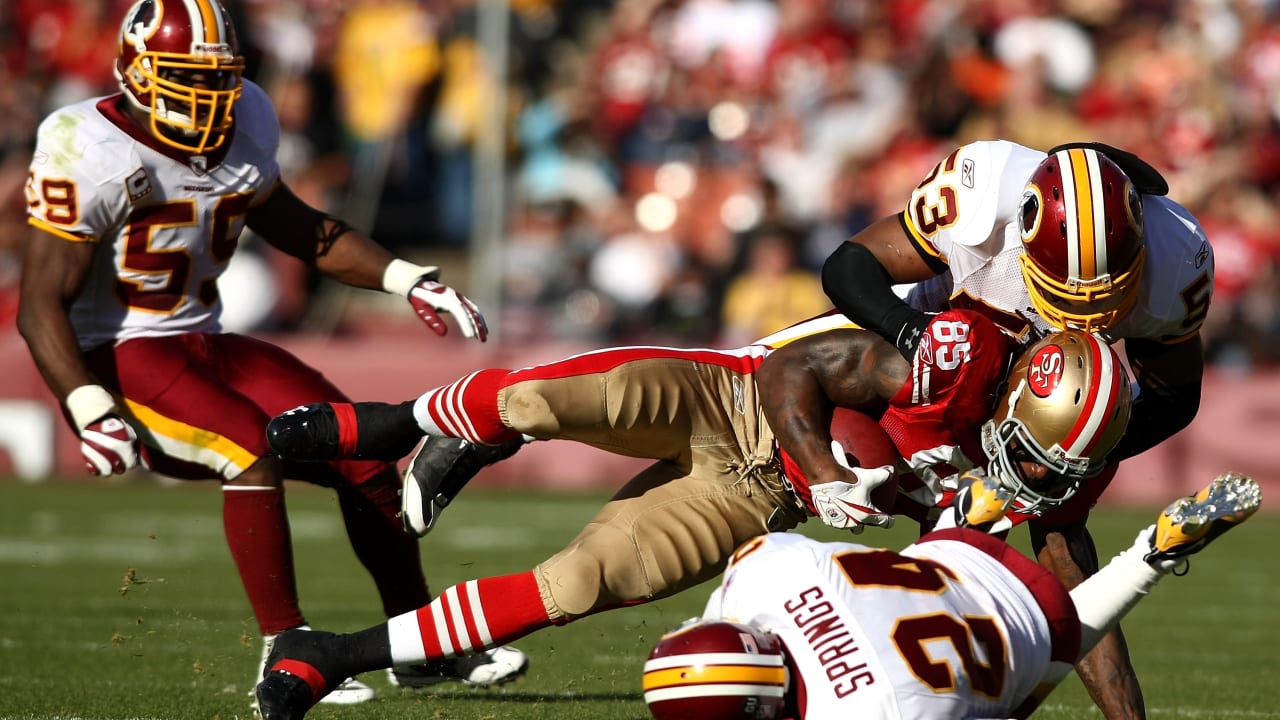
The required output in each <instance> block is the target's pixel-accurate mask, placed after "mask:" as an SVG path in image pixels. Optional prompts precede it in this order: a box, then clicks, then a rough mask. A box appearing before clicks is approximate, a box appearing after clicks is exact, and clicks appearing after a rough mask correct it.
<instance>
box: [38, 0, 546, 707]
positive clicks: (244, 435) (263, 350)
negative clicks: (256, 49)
mask: <svg viewBox="0 0 1280 720" xmlns="http://www.w3.org/2000/svg"><path fill="white" fill-rule="evenodd" d="M243 68H244V59H243V58H242V57H241V55H240V53H239V49H238V45H237V41H236V37H235V30H234V28H233V27H232V24H231V22H230V20H229V18H228V15H227V12H226V10H225V9H224V8H223V7H222V6H221V5H220V4H219V3H218V2H217V0H142V1H141V2H138V3H137V4H135V5H133V6H132V7H131V8H130V9H129V10H128V12H127V13H126V15H125V18H124V21H123V23H122V24H121V29H120V45H119V54H118V57H117V61H116V68H115V69H116V74H117V76H118V78H119V80H120V86H121V92H120V93H117V94H115V95H111V96H108V97H103V98H96V99H92V100H87V101H84V102H80V103H77V104H74V105H70V106H68V107H64V108H61V109H59V110H57V111H55V112H53V113H52V114H51V115H50V116H49V117H48V118H46V119H45V120H44V121H43V123H42V124H41V126H40V129H39V133H38V138H37V144H36V148H35V153H34V156H33V158H32V161H31V167H30V177H29V180H28V182H27V188H26V190H27V202H28V212H29V220H30V226H31V231H30V232H31V234H30V240H29V243H28V249H27V253H26V260H25V265H24V270H23V276H22V285H21V310H20V315H19V318H18V326H19V329H20V330H21V332H22V335H23V337H24V338H25V340H26V342H27V344H28V346H29V348H30V352H31V355H32V357H33V358H34V360H35V362H36V364H37V366H38V367H39V369H40V371H41V373H42V375H43V377H44V379H45V381H46V383H47V384H48V387H49V389H50V390H51V391H52V393H53V394H54V396H55V397H57V398H58V399H59V400H61V401H62V402H63V404H64V406H65V409H66V416H67V419H68V420H69V422H70V423H71V424H72V425H73V427H74V428H75V430H76V432H77V434H78V435H79V437H80V439H81V451H82V453H83V455H84V459H85V463H86V465H87V467H88V469H89V471H90V472H92V473H94V474H96V475H111V474H115V473H123V472H125V471H127V470H129V469H130V468H132V467H134V466H135V465H136V464H137V463H138V462H139V460H140V459H141V460H142V461H144V462H147V463H148V464H149V465H150V467H151V468H153V469H154V470H156V471H159V472H162V473H164V474H167V475H171V476H174V477H179V478H184V479H213V480H218V481H220V482H221V483H222V488H223V494H222V495H223V517H224V525H225V534H226V539H227V543H228V545H229V547H230V550H231V554H232V556H233V558H234V560H235V562H236V566H237V569H238V571H239V574H240V578H241V581H242V584H243V586H244V588H245V591H246V593H247V595H248V597H249V602H250V605H251V606H252V608H253V612H254V615H255V617H256V619H257V621H258V627H259V629H260V631H261V632H262V634H263V636H264V640H265V641H266V642H264V645H269V641H270V638H271V637H273V636H275V635H276V634H278V633H280V632H283V631H285V630H288V629H291V628H296V627H299V626H303V625H304V624H305V623H306V619H305V617H304V615H303V613H302V610H301V609H300V606H299V602H298V597H297V589H296V586H295V582H294V568H293V559H292V550H291V547H290V539H289V527H288V521H287V516H286V514H285V506H284V499H283V479H284V478H285V477H289V478H297V479H300V480H306V481H309V482H312V483H316V484H320V485H324V486H329V487H333V488H335V489H336V490H337V493H338V497H339V502H340V505H341V507H342V512H343V517H344V520H345V522H346V527H347V532H348V536H349V538H350V540H351V544H352V548H353V549H354V550H355V552H356V555H357V556H358V557H359V558H360V560H361V561H362V563H363V564H364V566H365V567H366V568H367V569H368V571H369V573H370V575H372V577H373V580H374V583H375V585H376V586H377V589H378V592H379V595H380V596H381V600H382V605H383V610H384V611H385V612H386V613H388V614H389V615H394V614H397V613H400V612H403V611H405V610H408V609H411V608H414V607H418V606H420V605H422V604H424V603H425V602H427V601H429V600H430V595H429V593H428V591H427V587H426V581H425V580H424V578H423V575H422V568H421V563H420V559H419V554H418V548H417V544H416V540H415V539H414V538H413V537H412V536H409V535H407V534H406V533H404V532H403V529H402V528H401V526H400V521H399V518H398V516H397V514H398V510H399V500H398V491H399V486H400V483H399V480H398V478H397V474H396V471H395V468H394V466H393V465H391V464H387V463H381V462H355V461H348V462H334V463H329V464H324V465H320V464H317V465H308V466H297V465H294V464H292V463H288V462H283V461H282V460H281V459H280V458H279V457H277V456H276V455H274V454H273V453H272V452H271V449H270V447H269V445H268V443H267V440H266V438H265V435H264V429H265V427H266V425H267V421H268V420H269V419H270V418H271V417H272V416H273V415H275V414H277V413H279V412H281V411H283V410H286V409H288V408H290V407H294V406H296V405H298V404H299V403H301V402H310V401H316V400H323V399H331V400H341V399H343V397H344V396H343V395H342V393H341V392H340V391H339V390H338V389H337V388H335V387H334V386H333V385H332V384H331V383H329V381H328V380H326V379H325V378H324V377H323V376H322V375H320V373H318V372H316V371H315V370H313V369H311V368H310V367H308V366H307V365H305V364H304V363H302V362H301V361H300V360H298V359H297V358H295V357H293V356H292V355H290V354H288V353H286V352H285V351H283V350H281V349H279V348H277V347H274V346H272V345H269V344H267V343H264V342H261V341H258V340H255V339H251V338H248V337H243V336H238V335H234V334H227V333H222V332H221V328H220V325H219V315H220V312H221V308H222V305H221V301H220V298H219V296H218V286H217V282H216V281H217V279H218V276H219V275H220V274H221V273H222V272H223V270H225V269H226V267H227V262H228V260H230V258H231V255H232V254H233V253H234V252H235V250H236V244H237V240H238V238H239V237H240V233H241V231H242V230H243V229H244V228H245V227H249V228H251V229H252V230H253V231H254V232H256V233H257V234H259V235H261V236H262V237H263V238H264V239H265V240H266V241H268V242H270V243H271V244H272V245H274V246H276V247H277V248H280V249H281V250H283V251H284V252H287V253H289V254H290V255H293V256H295V257H298V258H299V259H301V260H302V261H303V262H305V263H307V264H309V265H311V266H313V267H315V268H316V269H318V270H320V271H321V272H324V273H325V274H327V275H329V276H331V277H333V278H336V279H337V280H340V281H342V282H344V283H347V284H349V285H353V286H356V287H361V288H369V289H375V290H382V291H385V292H389V293H394V294H396V295H400V296H402V297H405V298H406V299H407V300H408V301H409V303H410V304H411V305H412V307H413V309H414V310H415V311H416V312H417V313H418V315H419V316H420V317H421V318H422V319H423V320H424V321H425V322H426V323H427V325H429V326H430V327H431V328H432V329H433V330H434V331H435V332H436V333H438V334H441V335H443V334H445V332H447V326H446V324H445V323H444V322H443V321H442V320H441V315H443V314H449V315H452V316H453V318H454V320H455V321H456V322H457V323H458V327H459V328H460V330H461V332H462V334H463V335H464V336H466V337H468V338H475V339H478V340H481V341H483V340H484V339H485V335H486V332H487V331H486V328H485V324H484V319H483V317H482V316H481V314H480V312H479V311H478V310H477V309H476V307H475V306H474V305H473V304H472V303H470V302H469V301H468V300H467V299H466V298H464V297H463V296H461V295H459V294H458V293H457V292H455V291H454V290H453V289H452V288H449V287H447V286H445V285H441V284H440V283H438V282H436V276H437V270H436V268H433V267H423V266H419V265H415V264H413V263H410V262H407V261H405V260H401V259H398V258H395V257H394V256H392V255H391V253H389V252H388V251H387V250H385V249H384V248H382V247H381V246H379V245H378V244H376V243H375V242H374V241H372V240H370V239H369V238H367V237H365V236H364V235H363V234H361V233H360V232H358V231H356V230H354V229H353V228H351V227H349V226H348V225H346V224H345V223H343V221H342V220H340V219H338V218H335V217H331V216H329V215H326V214H325V213H323V212H321V211H319V210H316V209H314V208H312V207H309V206H308V205H306V204H305V203H303V202H302V201H301V200H299V199H298V198H297V197H296V196H295V195H294V194H293V192H292V191H291V190H290V189H289V188H288V187H287V186H286V185H285V184H284V183H283V182H282V181H281V179H280V176H279V174H280V173H279V167H278V166H277V164H276V151H277V146H278V144H279V139H280V129H279V125H278V122H277V119H276V114H275V110H274V109H273V108H272V106H271V103H270V101H269V100H268V98H267V96H266V94H265V93H264V92H263V91H262V90H261V89H260V88H258V87H257V86H256V85H254V84H253V83H251V82H247V81H245V80H243V79H242V78H241V73H242V71H243ZM416 440H417V438H416V437H415V438H413V441H416ZM410 448H412V444H410V445H409V446H408V447H406V448H405V449H404V452H407V451H408V450H409V449H410ZM266 649H267V648H265V647H264V655H263V656H264V657H265V652H266ZM524 665H525V658H524V657H523V656H522V655H521V654H520V653H519V652H518V651H514V650H503V651H501V652H500V653H499V654H498V655H495V656H490V657H485V656H481V657H480V658H478V659H477V661H475V662H471V663H470V664H469V665H458V664H452V663H450V664H446V665H443V666H439V667H435V668H419V669H418V670H417V671H412V670H410V669H407V668H406V669H404V671H403V672H400V673H397V674H396V675H395V677H394V678H393V679H395V680H397V681H401V682H406V683H409V682H418V681H421V682H435V681H438V680H440V679H441V678H442V677H444V678H457V679H462V680H465V681H469V682H480V683H487V682H493V681H501V680H504V679H509V678H511V677H514V676H516V675H518V674H519V673H520V672H522V670H523V667H524ZM481 666H484V667H481ZM247 675H248V673H246V678H245V679H246V680H248V677H247ZM372 697H373V691H372V690H371V689H370V688H369V687H368V686H366V685H363V684H361V683H359V682H354V681H353V682H349V683H344V684H343V685H342V687H341V688H340V689H339V692H337V693H335V694H333V695H332V696H331V697H330V701H334V702H362V701H364V700H368V699H370V698H372Z"/></svg>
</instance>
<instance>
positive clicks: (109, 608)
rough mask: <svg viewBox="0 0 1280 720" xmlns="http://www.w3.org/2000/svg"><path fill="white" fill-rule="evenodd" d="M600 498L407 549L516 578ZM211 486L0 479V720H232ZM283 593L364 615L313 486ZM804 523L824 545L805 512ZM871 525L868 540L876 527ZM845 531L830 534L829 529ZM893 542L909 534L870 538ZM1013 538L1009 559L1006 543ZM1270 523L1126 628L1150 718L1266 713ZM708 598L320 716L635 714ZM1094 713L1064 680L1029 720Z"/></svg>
mask: <svg viewBox="0 0 1280 720" xmlns="http://www.w3.org/2000/svg"><path fill="white" fill-rule="evenodd" d="M602 500H603V497H602V496H599V495H551V494H538V493H527V492H519V493H515V492H507V493H498V492H494V491H480V490H474V491H471V492H470V493H469V494H467V495H464V497H463V498H462V499H461V500H459V502H458V503H456V504H455V505H454V506H453V507H452V508H451V509H450V510H449V513H448V514H447V515H446V516H445V518H444V520H443V521H442V523H441V526H440V527H439V528H438V529H437V530H436V532H435V533H433V534H432V535H431V536H429V537H428V538H426V539H424V540H423V555H424V563H425V564H426V567H427V572H428V577H429V579H430V580H431V581H432V585H433V587H434V589H436V590H443V589H444V588H445V587H447V586H448V585H450V584H453V583H455V582H459V581H462V580H467V579H470V578H475V577H482V576H485V575H491V574H500V573H507V572H514V571H519V570H524V569H527V568H529V567H531V566H532V565H533V564H534V563H536V562H537V561H538V560H540V559H542V558H544V557H546V556H548V555H549V554H551V553H552V552H554V551H555V550H557V549H558V548H559V547H561V546H562V545H563V544H564V543H565V542H566V541H567V540H569V539H570V538H571V537H572V536H573V535H574V533H575V532H576V531H577V529H578V528H579V527H581V525H582V523H583V522H584V521H585V520H586V519H587V518H589V517H590V516H591V515H592V514H593V513H594V512H595V510H596V509H597V508H598V507H599V505H600V503H601V501H602ZM220 502H221V501H220V493H219V491H218V488H217V487H216V486H215V485H213V484H194V485H183V486H178V487H158V486H155V485H153V484H151V483H149V482H137V481H135V482H99V483H96V484H91V483H87V482H86V483H61V484H46V485H22V484H19V483H18V482H16V481H13V480H8V479H0V572H2V573H3V577H4V578H5V580H4V582H3V591H0V720H123V719H127V718H128V719H139V720H141V719H146V720H161V719H163V720H183V719H191V720H196V719H199V720H209V719H210V718H213V719H217V720H232V719H234V718H249V717H252V713H251V711H250V710H249V698H248V697H247V696H246V693H247V691H248V690H249V689H250V687H251V684H252V683H251V675H252V674H253V671H254V670H255V665H256V661H257V657H258V644H257V639H256V633H255V630H254V625H253V620H252V618H251V616H250V612H249V608H248V603H247V601H246V600H245V598H244V595H243V591H242V590H241V588H240V585H239V581H238V580H237V577H236V574H235V571H234V568H233V567H232V563H231V560H230V557H229V555H228V553H227V550H226V546H225V544H224V543H223V539H222V520H221V508H220ZM288 502H289V513H290V517H291V520H292V527H293V537H294V544H295V548H296V552H297V563H298V577H299V585H300V590H301V593H302V597H303V601H304V609H305V610H306V612H307V615H308V619H309V620H310V621H311V623H312V624H313V625H315V626H316V627H319V628H324V629H332V630H339V631H348V630H354V629H357V628H360V627H364V626H366V625H370V624H373V623H376V622H378V621H380V620H381V619H382V618H381V617H380V615H379V612H378V610H377V600H376V596H375V594H374V591H373V586H372V583H371V582H370V581H369V579H368V577H367V576H366V575H365V574H364V572H363V570H362V569H361V568H360V567H359V565H358V564H357V563H356V561H355V558H354V556H353V555H352V553H351V551H350V549H349V548H348V546H347V545H346V542H345V538H344V535H343V531H342V525H341V521H340V518H339V515H338V511H337V506H336V503H335V502H334V501H333V499H332V496H331V494H329V493H328V492H326V491H323V490H319V489H315V488H311V487H308V486H303V485H291V486H290V492H289V495H288ZM1156 510H1157V509H1152V510H1144V511H1119V510H1108V511H1105V512H1102V511H1100V512H1098V513H1097V514H1096V517H1095V519H1094V520H1093V521H1092V523H1093V525H1092V526H1093V528H1094V533H1095V537H1096V538H1097V540H1098V545H1099V550H1100V552H1101V553H1102V554H1104V555H1110V554H1111V553H1113V552H1115V551H1117V550H1119V549H1121V548H1122V547H1124V546H1126V545H1128V543H1129V542H1130V541H1131V540H1132V538H1133V536H1134V533H1135V532H1136V530H1137V529H1138V528H1139V527H1141V526H1143V525H1145V524H1146V523H1148V522H1150V521H1151V520H1152V519H1154V517H1155V512H1156ZM803 530H804V532H806V533H809V534H812V535H814V536H817V537H821V538H824V539H837V538H838V537H841V536H839V535H837V534H835V533H834V531H828V530H826V529H825V528H822V527H821V526H819V525H817V524H816V521H810V523H809V524H808V526H806V527H805V528H803ZM873 533H874V534H873ZM846 537H847V536H846ZM861 539H862V541H863V542H876V543H879V544H883V545H884V546H886V547H894V548H897V547H901V546H903V545H905V544H906V543H907V542H909V541H910V539H911V530H910V529H908V528H899V529H895V530H894V531H891V532H883V531H882V532H875V531H868V533H866V534H865V535H863V536H862V538H861ZM1014 541H1015V543H1017V544H1019V545H1020V546H1022V547H1024V548H1025V539H1024V537H1023V534H1022V533H1017V534H1015V537H1014ZM1276 548H1280V515H1277V514H1270V515H1269V514H1266V513H1265V512H1264V513H1263V514H1260V515H1259V516H1258V517H1256V518H1254V519H1253V520H1251V521H1250V522H1249V524H1248V525H1246V526H1245V527H1243V528H1241V529H1240V530H1237V531H1234V532H1233V533H1232V534H1230V535H1228V536H1226V537H1225V538H1223V539H1222V540H1221V541H1219V542H1218V543H1217V544H1216V545H1215V546H1214V547H1212V548H1210V550H1209V551H1208V552H1207V553H1206V554H1205V555H1204V556H1203V557H1201V558H1198V559H1197V560H1196V561H1195V562H1194V567H1193V569H1192V572H1191V574H1190V575H1189V576H1187V577H1184V578H1170V579H1168V580H1167V581H1166V582H1164V583H1163V584H1162V585H1161V586H1160V587H1159V588H1157V590H1156V592H1155V593H1154V594H1153V595H1152V597H1151V598H1150V599H1148V600H1147V601H1145V602H1144V603H1143V604H1142V605H1141V606H1139V607H1138V608H1137V610H1136V611H1135V612H1134V613H1133V615H1131V616H1130V618H1129V619H1128V620H1127V621H1126V622H1125V624H1124V627H1125V629H1126V632H1127V634H1128V638H1129V643H1130V647H1131V650H1132V653H1133V656H1134V663H1135V665H1136V667H1137V669H1138V672H1139V676H1140V678H1141V679H1142V684H1143V688H1144V691H1145V694H1146V701H1147V706H1148V710H1149V715H1150V717H1152V718H1195V719H1208V718H1250V719H1252V718H1280V709H1277V702H1276V700H1275V698H1276V695H1275V690H1274V686H1275V681H1276V678H1277V677H1278V676H1280V664H1277V662H1276V660H1275V655H1274V652H1273V647H1274V645H1275V644H1276V642H1277V640H1280V610H1278V609H1277V605H1276V602H1277V598H1280V576H1278V575H1277V568H1278V567H1280V565H1278V564H1277V562H1276V559H1275V554H1276ZM709 591H710V587H709V586H703V587H699V588H695V589H694V590H692V591H689V592H687V593H685V594H684V595H683V596H678V597H675V598H671V599H668V600H665V601H662V602H658V603H654V604H651V605H647V606H641V607H635V608H627V609H624V610H619V611H615V612H609V613H605V614H603V615H601V616H597V617H593V618H588V619H587V620H584V621H582V622H579V623H575V624H573V625H569V626H567V627H564V628H555V629H551V630H548V631H544V632H542V633H537V634H534V635H533V636H530V637H528V638H526V639H524V640H522V641H521V642H520V643H518V645H519V646H520V647H521V648H522V649H523V650H525V651H526V652H528V653H529V655H530V656H531V657H532V666H531V669H530V672H529V674H528V676H527V677H525V678H524V679H523V680H521V681H519V682H517V683H514V684H511V685H508V686H507V687H505V688H501V689H498V690H492V691H485V690H470V689H466V688H462V687H460V686H448V689H447V690H443V691H433V692H430V693H419V694H415V693H412V692H410V691H403V690H399V689H396V688H391V687H389V686H388V685H387V683H386V680H385V676H383V675H380V674H379V675H371V676H366V677H365V679H366V680H367V681H368V682H369V683H370V684H372V685H374V686H375V687H377V688H379V690H380V691H381V694H380V697H379V698H378V700H376V701H375V702H374V703H372V704H368V705H362V706H355V707H346V708H338V707H332V706H323V705H322V706H320V707H319V708H317V709H315V710H313V711H312V712H311V713H310V714H309V715H308V717H309V718H316V719H317V720H340V719H346V718H397V719H399V720H453V719H460V720H461V719H474V720H482V719H492V720H499V719H502V718H534V719H538V718H547V719H550V718H556V719H557V720H560V719H562V718H593V719H594V718H609V719H630V718H635V719H636V720H643V719H644V718H647V717H649V716H648V712H647V710H646V708H645V706H644V702H643V700H642V699H641V696H640V667H641V665H642V663H643V661H644V658H645V656H646V654H647V653H648V651H649V649H650V647H651V646H652V644H653V642H654V641H655V639H656V638H657V636H658V635H659V634H660V633H661V632H663V631H664V630H666V629H668V628H670V627H672V626H674V625H676V624H678V623H679V622H680V621H681V620H683V619H684V618H687V617H690V616H693V615H695V614H697V613H698V612H699V610H700V609H701V606H702V603H703V601H704V600H705V598H706V595H707V593H708V592H709ZM1091 716H1092V717H1099V714H1098V713H1097V712H1096V710H1094V709H1093V706H1092V704H1091V703H1090V701H1089V699H1088V697H1087V696H1086V695H1085V694H1084V692H1083V690H1082V689H1081V687H1080V685H1079V683H1078V682H1077V681H1076V680H1075V679H1074V678H1072V679H1070V680H1069V681H1068V682H1067V683H1066V684H1064V686H1063V687H1062V688H1060V689H1059V690H1058V692H1057V693H1055V694H1054V696H1053V697H1051V698H1050V701H1049V703H1048V704H1047V706H1046V707H1045V708H1043V709H1042V710H1041V712H1040V713H1039V714H1038V715H1037V717H1044V718H1081V717H1091Z"/></svg>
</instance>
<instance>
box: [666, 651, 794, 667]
mask: <svg viewBox="0 0 1280 720" xmlns="http://www.w3.org/2000/svg"><path fill="white" fill-rule="evenodd" d="M694 664H698V665H758V666H760V667H782V658H781V657H779V656H777V655H756V654H754V653H741V652H704V653H689V654H687V655H671V656H668V657H662V658H654V659H652V660H649V661H647V662H646V663H645V664H644V671H645V672H649V671H650V670H665V669H667V668H673V667H688V666H690V665H694Z"/></svg>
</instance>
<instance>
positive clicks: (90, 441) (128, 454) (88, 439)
mask: <svg viewBox="0 0 1280 720" xmlns="http://www.w3.org/2000/svg"><path fill="white" fill-rule="evenodd" d="M80 454H81V455H83V456H84V465H85V468H86V469H88V470H89V472H91V473H93V474H94V475H119V474H121V473H124V472H127V471H129V470H131V469H133V468H134V467H135V466H137V464H138V460H139V459H140V458H141V457H142V444H141V443H140V442H138V434H137V433H135V432H134V431H133V428H132V427H130V426H129V423H127V422H125V420H124V418H122V417H120V416H119V415H115V414H111V415H104V416H102V417H101V418H98V419H97V420H95V421H93V422H91V423H89V424H88V425H86V426H85V428H84V429H83V430H81V431H80Z"/></svg>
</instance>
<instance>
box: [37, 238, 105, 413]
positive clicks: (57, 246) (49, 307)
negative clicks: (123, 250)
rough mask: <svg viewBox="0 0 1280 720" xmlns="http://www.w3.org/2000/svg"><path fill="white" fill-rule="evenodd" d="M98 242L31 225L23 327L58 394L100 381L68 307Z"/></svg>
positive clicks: (84, 274)
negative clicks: (73, 239) (89, 365)
mask: <svg viewBox="0 0 1280 720" xmlns="http://www.w3.org/2000/svg"><path fill="white" fill-rule="evenodd" d="M95 247H96V245H95V244H94V243H91V242H71V241H69V240H64V239H62V238H60V237H57V236H55V235H53V234H51V233H48V232H45V231H44V230H40V229H38V228H34V227H33V228H31V229H30V235H29V237H28V242H27V252H26V257H25V259H24V262H23V268H22V286H21V295H20V299H21V306H20V308H19V311H18V330H19V331H20V332H21V333H22V337H23V339H25V340H26V341H27V345H28V347H29V348H30V350H31V357H32V358H33V359H34V360H35V363H36V367H38V368H39V369H40V374H41V375H43V376H44V380H45V383H47V384H48V386H49V389H50V390H51V391H53V393H54V395H55V396H56V397H58V398H65V397H66V396H67V394H68V393H70V392H71V391H72V390H74V389H76V388H78V387H82V386H85V385H91V384H93V383H95V382H97V381H96V380H94V379H93V376H92V375H91V374H90V373H89V370H88V369H87V368H86V367H85V364H84V361H83V360H82V359H81V355H80V347H79V345H78V344H77V342H76V335H75V331H74V330H73V329H72V327H71V320H70V318H69V317H68V315H67V309H68V308H69V307H70V306H71V303H72V301H73V300H74V299H75V298H76V296H77V295H79V294H80V289H81V287H83V285H84V282H85V279H86V278H87V277H88V275H89V268H90V265H91V264H92V262H93V252H94V248H95Z"/></svg>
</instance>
